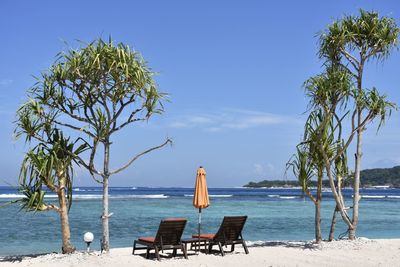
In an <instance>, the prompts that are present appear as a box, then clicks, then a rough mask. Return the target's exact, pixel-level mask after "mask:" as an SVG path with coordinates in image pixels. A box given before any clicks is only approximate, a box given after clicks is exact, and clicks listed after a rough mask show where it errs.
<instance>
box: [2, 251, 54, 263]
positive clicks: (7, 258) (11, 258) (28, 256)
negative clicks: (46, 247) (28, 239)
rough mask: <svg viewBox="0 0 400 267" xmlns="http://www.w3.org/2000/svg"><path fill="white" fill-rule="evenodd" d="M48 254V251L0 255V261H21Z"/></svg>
mask: <svg viewBox="0 0 400 267" xmlns="http://www.w3.org/2000/svg"><path fill="white" fill-rule="evenodd" d="M48 254H49V253H40V254H26V255H13V256H2V257H0V262H21V261H23V260H26V259H34V258H37V257H40V256H44V255H48Z"/></svg>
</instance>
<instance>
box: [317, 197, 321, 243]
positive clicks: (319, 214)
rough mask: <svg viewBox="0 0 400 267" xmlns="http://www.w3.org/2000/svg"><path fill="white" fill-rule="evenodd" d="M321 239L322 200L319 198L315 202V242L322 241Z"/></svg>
mask: <svg viewBox="0 0 400 267" xmlns="http://www.w3.org/2000/svg"><path fill="white" fill-rule="evenodd" d="M321 241H322V234H321V201H320V200H319V201H317V203H315V242H317V243H320V242H321Z"/></svg>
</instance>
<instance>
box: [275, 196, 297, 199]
mask: <svg viewBox="0 0 400 267" xmlns="http://www.w3.org/2000/svg"><path fill="white" fill-rule="evenodd" d="M279 198H281V199H295V198H297V197H295V196H280V197H279Z"/></svg>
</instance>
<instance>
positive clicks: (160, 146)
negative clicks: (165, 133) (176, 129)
mask: <svg viewBox="0 0 400 267" xmlns="http://www.w3.org/2000/svg"><path fill="white" fill-rule="evenodd" d="M167 144H172V140H171V139H169V138H167V140H165V142H164V143H162V144H161V145H159V146H155V147H152V148H150V149H147V150H145V151H143V152H142V153H139V154H137V155H136V156H134V157H133V158H132V159H131V160H130V161H129V162H128V163H127V164H126V165H125V166H123V167H121V168H119V169H117V170H115V171H112V172H110V175H113V174H116V173H119V172H120V171H123V170H125V169H126V168H128V167H129V166H130V165H131V164H132V163H133V162H134V161H135V160H137V159H138V158H140V157H141V156H143V155H145V154H147V153H149V152H151V151H153V150H156V149H159V148H162V147H163V146H165V145H167Z"/></svg>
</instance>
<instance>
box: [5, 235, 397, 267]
mask: <svg viewBox="0 0 400 267" xmlns="http://www.w3.org/2000/svg"><path fill="white" fill-rule="evenodd" d="M131 252H132V250H131V248H116V249H112V250H111V251H110V253H109V254H108V255H107V254H102V255H101V254H99V252H91V253H90V254H86V253H82V252H78V253H75V254H73V255H62V254H46V255H40V256H31V257H29V256H13V257H11V256H10V257H2V258H1V259H0V266H5V267H7V266H13V267H15V266H33V267H34V266H41V267H47V266H49V267H50V266H88V267H91V266H93V267H100V266H158V267H160V266H162V267H173V266H174V267H175V266H190V267H193V266H199V267H206V266H353V267H354V266H363V267H365V266H399V262H400V239H378V240H370V239H363V238H361V239H359V240H357V241H354V242H351V241H334V242H330V243H328V242H323V243H322V244H320V245H315V244H313V243H311V242H268V243H265V244H263V245H262V246H253V247H250V254H248V255H246V254H245V253H244V252H243V250H242V249H241V248H240V247H238V248H237V249H236V251H235V252H234V253H227V254H226V256H224V257H221V256H220V255H217V254H212V255H207V254H200V255H195V254H193V252H190V253H189V259H188V260H186V259H184V258H183V257H181V256H180V255H179V254H178V256H177V257H175V258H171V257H170V254H169V252H165V253H164V254H162V255H163V256H162V259H161V261H160V262H159V261H157V260H155V258H154V255H151V258H150V259H145V258H144V254H138V255H131Z"/></svg>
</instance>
